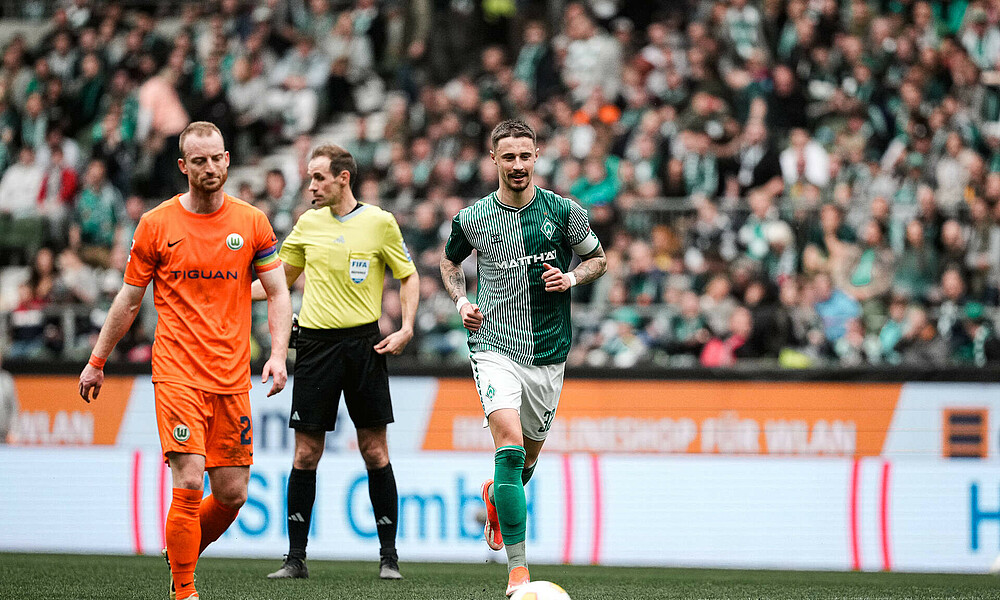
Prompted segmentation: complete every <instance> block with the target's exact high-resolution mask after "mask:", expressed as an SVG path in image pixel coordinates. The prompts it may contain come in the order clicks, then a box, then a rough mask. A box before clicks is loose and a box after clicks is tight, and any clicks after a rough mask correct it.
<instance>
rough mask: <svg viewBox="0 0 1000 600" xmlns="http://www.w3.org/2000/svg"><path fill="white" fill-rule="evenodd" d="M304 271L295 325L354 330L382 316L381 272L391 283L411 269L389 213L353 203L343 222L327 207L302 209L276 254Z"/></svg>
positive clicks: (396, 226) (370, 206)
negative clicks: (388, 275)
mask: <svg viewBox="0 0 1000 600" xmlns="http://www.w3.org/2000/svg"><path fill="white" fill-rule="evenodd" d="M278 256H279V257H281V260H283V261H285V262H286V263H288V264H290V265H292V266H295V267H300V268H304V269H305V276H306V289H305V297H304V298H303V299H302V310H301V311H300V312H299V324H300V325H302V326H303V327H308V328H311V329H344V328H347V327H357V326H358V325H365V324H367V323H371V322H373V321H377V320H378V319H379V317H380V316H382V281H383V279H385V268H386V266H388V267H389V268H391V269H392V274H393V276H394V277H395V278H396V279H402V278H404V277H409V276H410V275H412V274H413V273H414V272H415V271H416V270H417V269H416V267H415V266H414V265H413V260H411V258H410V252H409V251H408V250H407V249H406V244H405V243H404V242H403V235H402V234H401V233H400V232H399V225H398V224H397V223H396V218H395V217H393V216H392V213H389V212H386V211H384V210H382V209H381V208H379V207H377V206H372V205H370V204H359V205H358V207H357V208H356V209H354V210H353V211H351V212H350V213H348V214H347V215H345V216H343V217H337V216H335V215H334V214H333V211H332V210H330V209H329V208H327V207H324V208H313V209H310V210H307V211H306V212H305V213H304V214H303V215H302V216H301V217H299V220H298V222H297V223H296V224H295V227H294V228H293V229H292V232H291V233H290V234H288V238H287V239H286V240H285V241H284V243H283V244H282V245H281V251H280V252H279V253H278Z"/></svg>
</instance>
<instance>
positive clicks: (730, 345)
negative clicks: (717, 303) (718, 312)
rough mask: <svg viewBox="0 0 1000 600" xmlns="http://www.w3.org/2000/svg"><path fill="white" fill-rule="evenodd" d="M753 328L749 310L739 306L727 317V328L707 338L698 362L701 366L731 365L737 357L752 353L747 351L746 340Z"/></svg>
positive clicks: (748, 355) (745, 356) (744, 356)
mask: <svg viewBox="0 0 1000 600" xmlns="http://www.w3.org/2000/svg"><path fill="white" fill-rule="evenodd" d="M752 329H753V318H752V317H751V315H750V311H749V310H747V309H746V308H744V307H742V306H740V307H737V308H736V310H734V311H733V314H732V315H730V317H729V328H728V330H727V331H726V333H724V334H722V335H721V336H717V337H713V338H712V339H710V340H708V342H707V343H706V344H705V347H704V348H702V350H701V356H700V359H699V362H700V363H701V366H703V367H731V366H733V365H734V364H736V359H737V358H747V357H750V356H752V355H750V354H748V352H747V340H748V339H749V338H750V332H751V331H752Z"/></svg>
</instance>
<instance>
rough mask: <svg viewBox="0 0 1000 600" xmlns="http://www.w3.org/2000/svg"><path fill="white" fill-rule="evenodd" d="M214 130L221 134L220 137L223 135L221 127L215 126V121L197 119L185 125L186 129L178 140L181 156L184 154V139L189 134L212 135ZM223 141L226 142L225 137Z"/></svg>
mask: <svg viewBox="0 0 1000 600" xmlns="http://www.w3.org/2000/svg"><path fill="white" fill-rule="evenodd" d="M212 132H215V133H217V134H219V137H220V138H221V137H222V132H221V131H219V128H218V127H216V126H215V123H209V122H208V121H195V122H194V123H191V124H190V125H188V126H187V127H185V128H184V131H182V132H181V136H180V138H179V139H178V141H177V147H178V148H179V149H180V151H181V156H182V157H183V156H184V140H186V139H187V136H189V135H197V136H199V137H204V136H209V135H212ZM223 143H225V139H224V138H223Z"/></svg>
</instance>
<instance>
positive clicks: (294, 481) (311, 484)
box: [288, 467, 316, 560]
mask: <svg viewBox="0 0 1000 600" xmlns="http://www.w3.org/2000/svg"><path fill="white" fill-rule="evenodd" d="M315 501H316V470H315V469H313V470H311V471H307V470H305V469H296V468H295V467H292V474H291V475H289V476H288V556H290V557H292V558H298V559H300V560H305V558H306V542H307V541H309V523H310V521H312V511H313V502H315Z"/></svg>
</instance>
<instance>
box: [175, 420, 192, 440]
mask: <svg viewBox="0 0 1000 600" xmlns="http://www.w3.org/2000/svg"><path fill="white" fill-rule="evenodd" d="M174 439H175V440H177V441H178V442H180V443H182V444H183V443H184V442H186V441H188V440H189V439H191V430H190V429H189V428H188V426H187V425H184V424H183V423H182V424H180V425H178V426H177V427H174Z"/></svg>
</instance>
